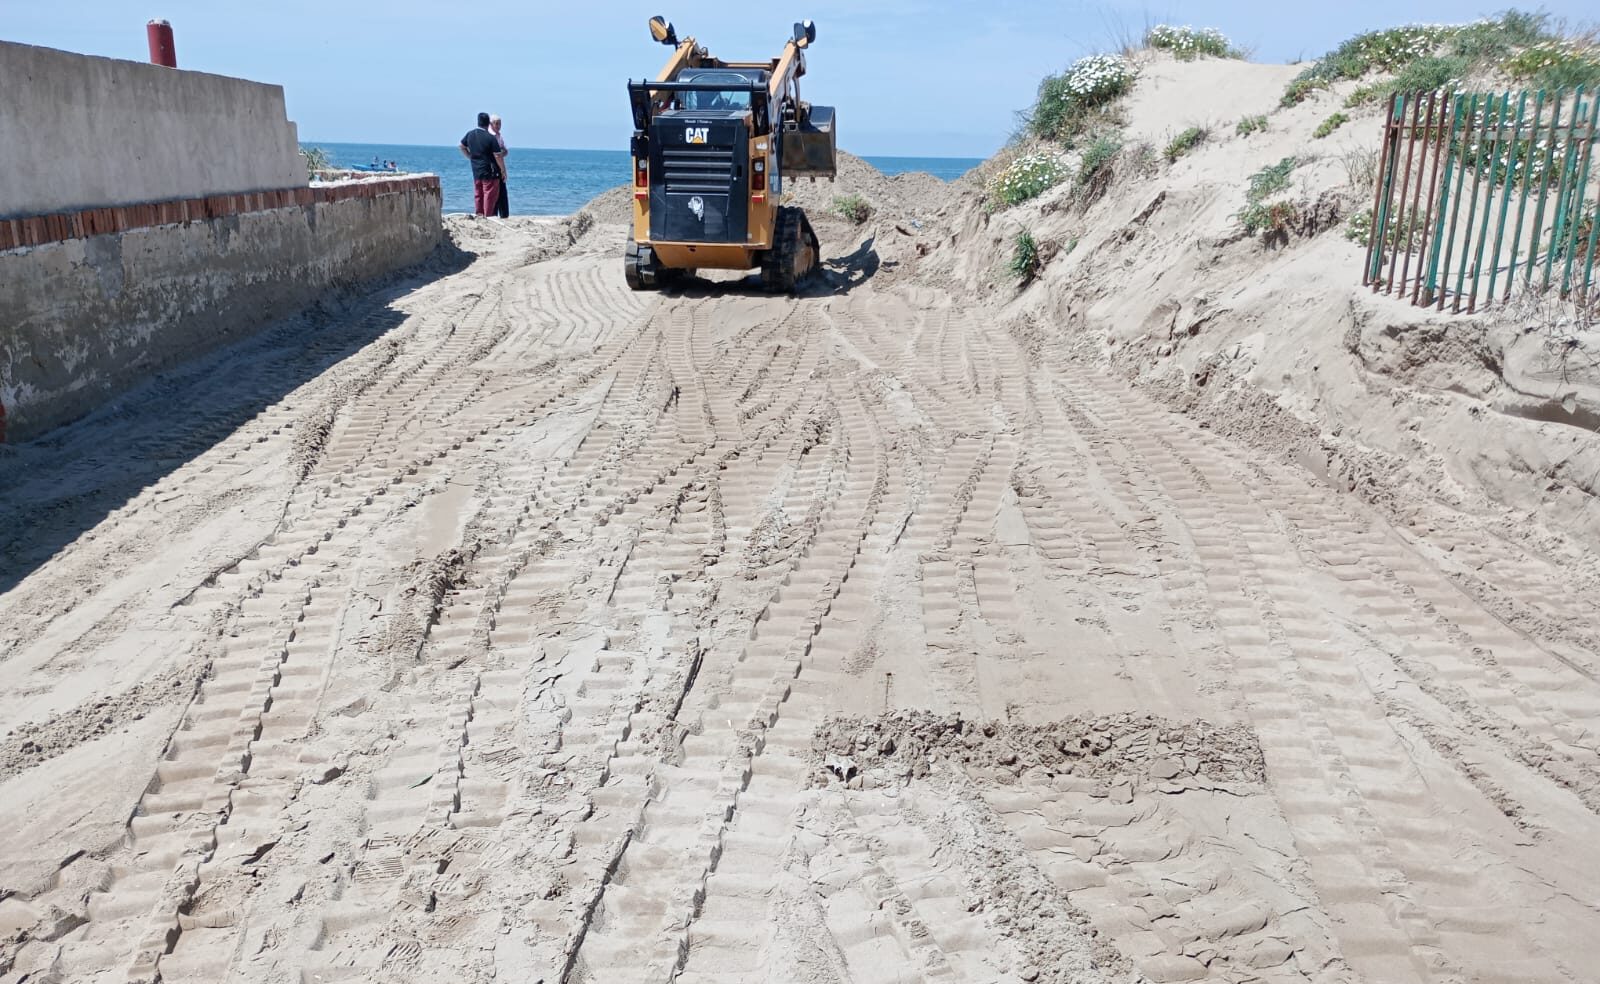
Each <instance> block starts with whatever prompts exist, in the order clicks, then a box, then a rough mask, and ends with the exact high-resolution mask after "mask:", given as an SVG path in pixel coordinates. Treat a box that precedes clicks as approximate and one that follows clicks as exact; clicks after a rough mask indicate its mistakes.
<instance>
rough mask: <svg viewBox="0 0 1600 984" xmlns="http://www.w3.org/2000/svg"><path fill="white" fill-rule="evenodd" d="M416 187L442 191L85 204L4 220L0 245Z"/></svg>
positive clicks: (426, 182) (284, 192) (300, 191)
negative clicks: (103, 205)
mask: <svg viewBox="0 0 1600 984" xmlns="http://www.w3.org/2000/svg"><path fill="white" fill-rule="evenodd" d="M415 192H423V193H426V194H433V195H439V194H440V191H439V179H438V178H437V177H436V176H434V175H431V174H430V175H424V176H422V177H416V178H385V179H381V180H378V181H360V182H354V183H351V184H342V185H320V186H314V187H307V188H280V189H277V190H274V191H256V192H248V193H245V194H239V195H210V196H207V197H205V198H183V199H175V200H173V201H166V202H153V203H150V204H146V205H117V206H113V207H111V208H90V209H84V210H83V211H79V212H57V213H55V214H54V215H34V216H29V217H27V218H22V219H0V250H7V249H16V248H17V247H19V246H40V245H43V244H45V243H59V242H64V241H65V240H68V239H83V238H86V237H88V236H103V235H107V234H109V233H114V232H126V231H128V230H129V229H144V228H149V227H151V226H160V225H174V224H177V223H182V222H198V221H201V220H203V219H220V218H223V217H224V216H229V215H240V214H243V213H246V212H264V211H267V210H269V209H275V208H290V207H293V206H299V205H322V204H328V203H331V202H343V201H349V200H350V199H352V198H382V197H384V196H385V195H399V194H406V193H415ZM0 413H3V412H0ZM4 421H5V417H4V416H3V415H0V427H3V426H4Z"/></svg>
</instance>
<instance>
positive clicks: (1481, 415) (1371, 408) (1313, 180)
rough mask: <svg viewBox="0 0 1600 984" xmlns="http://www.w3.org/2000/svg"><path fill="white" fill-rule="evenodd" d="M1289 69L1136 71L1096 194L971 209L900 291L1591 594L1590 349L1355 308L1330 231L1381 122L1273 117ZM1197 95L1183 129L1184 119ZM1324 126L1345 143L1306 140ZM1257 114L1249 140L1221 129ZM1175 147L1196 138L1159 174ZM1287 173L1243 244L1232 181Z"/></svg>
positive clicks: (1362, 176) (1296, 110)
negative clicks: (960, 296) (1056, 353)
mask: <svg viewBox="0 0 1600 984" xmlns="http://www.w3.org/2000/svg"><path fill="white" fill-rule="evenodd" d="M1296 71H1297V69H1296V67H1294V66H1282V65H1259V64H1251V63H1248V62H1243V61H1233V60H1215V59H1202V60H1199V61H1194V62H1179V61H1175V60H1172V59H1171V58H1168V57H1165V56H1158V57H1149V56H1146V57H1145V58H1144V60H1143V61H1142V62H1141V64H1140V75H1139V78H1138V81H1137V82H1136V84H1135V88H1134V90H1133V92H1132V93H1131V94H1130V95H1129V96H1128V97H1127V98H1126V99H1125V100H1124V103H1123V105H1122V108H1121V114H1122V117H1123V119H1124V127H1123V130H1122V140H1123V149H1122V151H1121V153H1120V154H1119V156H1118V157H1117V158H1116V160H1115V161H1114V164H1113V167H1112V173H1111V177H1110V179H1109V181H1107V182H1106V184H1105V186H1104V188H1103V190H1101V191H1100V193H1099V194H1087V193H1085V192H1082V191H1079V190H1076V189H1075V188H1074V187H1073V183H1072V182H1070V181H1069V182H1066V183H1064V184H1061V185H1058V186H1057V187H1056V188H1053V189H1051V190H1050V191H1047V192H1046V193H1045V194H1044V195H1042V196H1040V197H1039V198H1038V199H1035V200H1034V201H1031V202H1027V203H1024V204H1022V205H1019V206H1016V207H1013V208H1008V209H1002V210H1000V211H998V212H996V213H994V214H993V215H989V214H985V212H984V211H983V209H982V207H981V204H980V202H979V200H978V199H977V198H976V197H975V196H972V197H969V198H968V199H967V200H966V201H965V202H964V204H963V205H962V206H961V207H960V208H958V209H957V210H955V211H954V212H953V213H952V214H951V215H950V216H949V217H948V222H947V225H946V231H947V233H948V234H950V235H953V236H954V237H955V243H954V246H955V248H954V249H948V248H938V249H934V250H932V251H930V252H928V254H927V256H926V257H925V258H921V259H920V261H919V262H918V275H919V277H920V278H922V279H923V280H924V281H926V282H931V283H934V284H936V285H940V286H947V287H948V286H951V285H954V284H962V285H964V286H965V288H966V289H969V290H972V291H975V292H980V293H982V294H983V295H984V296H986V297H988V298H990V299H991V300H993V301H994V302H995V303H996V304H998V305H1002V306H1004V308H1005V310H1006V312H1007V314H1008V316H1009V317H1010V319H1011V320H1012V322H1013V323H1014V324H1016V325H1017V326H1018V330H1019V331H1021V332H1023V333H1024V334H1025V335H1027V337H1029V338H1031V339H1035V340H1048V339H1054V338H1057V337H1059V338H1060V340H1061V341H1062V342H1063V343H1064V344H1067V345H1069V346H1071V347H1073V348H1074V349H1075V350H1077V351H1078V352H1079V353H1080V354H1081V355H1082V356H1083V357H1085V358H1089V359H1091V360H1096V361H1103V362H1104V363H1105V364H1107V365H1109V366H1112V367H1114V368H1115V369H1116V370H1117V371H1118V372H1120V373H1121V374H1123V375H1125V376H1126V377H1128V378H1130V379H1133V380H1136V381H1138V382H1139V383H1140V384H1141V385H1143V386H1144V387H1146V388H1147V389H1148V390H1149V391H1150V392H1152V393H1154V394H1156V395H1158V396H1160V397H1161V398H1162V399H1163V400H1165V401H1166V402H1167V403H1169V404H1170V405H1173V406H1177V407H1181V408H1184V409H1186V410H1188V411H1190V412H1193V413H1196V414H1199V415H1202V416H1204V418H1205V419H1206V420H1207V421H1208V423H1209V424H1210V425H1211V426H1213V427H1215V428H1217V429H1218V430H1220V431H1222V432H1225V433H1228V434H1232V435H1235V436H1238V437H1241V438H1243V439H1247V440H1251V441H1253V442H1255V443H1256V444H1257V446H1258V447H1260V448H1261V449H1262V450H1263V451H1265V452H1267V453H1269V454H1273V455H1275V456H1279V457H1281V458H1284V459H1286V460H1292V461H1294V462H1296V463H1299V464H1304V465H1308V466H1311V467H1313V468H1314V469H1316V470H1317V471H1319V472H1321V473H1322V474H1324V475H1325V476H1327V478H1328V479H1329V481H1331V482H1334V483H1335V484H1337V485H1339V486H1340V487H1342V488H1346V489H1354V490H1359V491H1361V492H1362V494H1364V495H1366V496H1368V497H1370V498H1372V499H1374V500H1375V501H1385V502H1386V503H1387V504H1388V506H1389V507H1390V508H1392V509H1393V510H1394V513H1393V514H1394V515H1395V516H1396V517H1399V518H1403V519H1405V521H1406V522H1408V523H1411V522H1415V523H1419V524H1422V525H1424V526H1427V525H1437V524H1439V523H1444V522H1452V523H1453V522H1455V521H1456V520H1455V519H1454V518H1452V517H1454V515H1455V513H1456V512H1457V510H1458V509H1465V510H1468V511H1473V512H1487V513H1494V512H1501V511H1506V512H1507V513H1508V514H1509V515H1515V516H1517V517H1519V519H1520V518H1528V519H1530V520H1531V522H1532V523H1533V524H1534V525H1533V527H1530V528H1525V529H1524V530H1523V531H1522V532H1521V533H1518V534H1516V535H1519V536H1527V537H1529V538H1530V539H1529V542H1530V543H1534V542H1536V543H1538V544H1540V549H1554V550H1556V551H1557V552H1558V554H1559V555H1561V556H1564V557H1565V558H1567V559H1570V560H1572V561H1573V562H1575V563H1577V564H1578V565H1579V567H1580V568H1582V569H1583V570H1584V571H1585V572H1586V573H1585V576H1595V575H1597V574H1600V571H1597V570H1596V569H1595V564H1594V563H1593V560H1594V558H1595V557H1596V556H1600V554H1597V553H1596V551H1595V550H1594V547H1595V546H1597V545H1600V509H1595V508H1592V502H1593V499H1594V498H1595V496H1596V495H1597V494H1600V443H1597V442H1596V440H1595V436H1594V429H1595V423H1596V422H1597V421H1600V400H1597V399H1596V393H1595V391H1594V389H1593V387H1592V385H1591V383H1590V381H1588V378H1587V376H1586V375H1585V373H1586V372H1587V371H1588V370H1585V369H1582V366H1583V365H1586V364H1594V363H1597V362H1600V333H1596V332H1594V331H1593V330H1592V329H1584V328H1583V327H1582V325H1581V323H1580V322H1581V321H1582V319H1577V318H1574V317H1573V316H1572V312H1570V311H1568V312H1566V313H1565V314H1562V313H1560V312H1551V311H1543V312H1541V311H1539V310H1537V307H1538V306H1537V305H1525V306H1524V307H1523V308H1522V309H1521V310H1519V311H1518V310H1514V311H1505V312H1499V313H1494V312H1491V313H1489V314H1480V315H1475V316H1470V317H1469V316H1450V315H1438V314H1434V313H1431V312H1426V311H1422V310H1419V309H1417V308H1413V307H1410V306H1408V305H1406V304H1403V303H1401V302H1399V301H1397V300H1394V299H1391V298H1384V297H1374V296H1372V295H1371V294H1370V293H1369V292H1368V291H1367V290H1365V289H1364V288H1362V287H1361V286H1360V279H1361V272H1360V271H1361V263H1362V257H1363V255H1364V251H1363V250H1364V248H1363V247H1362V246H1361V245H1359V244H1358V243H1356V242H1353V241H1351V240H1350V239H1349V238H1347V237H1346V236H1345V235H1344V234H1343V233H1344V224H1343V223H1344V219H1345V218H1346V217H1348V216H1350V215H1353V214H1356V213H1358V212H1360V211H1362V210H1363V209H1366V208H1368V207H1370V201H1371V194H1372V192H1371V186H1370V183H1368V181H1369V179H1368V178H1367V177H1366V175H1367V174H1370V167H1371V165H1372V159H1373V155H1374V154H1375V151H1376V149H1377V147H1378V126H1379V120H1378V116H1379V111H1378V110H1377V109H1375V108H1372V107H1366V108H1357V109H1350V108H1345V107H1344V106H1343V103H1344V99H1345V97H1346V96H1347V95H1349V93H1350V91H1352V90H1353V89H1354V88H1355V85H1356V83H1354V82H1339V83H1336V84H1335V85H1333V86H1332V87H1331V88H1330V89H1327V90H1320V91H1317V92H1315V93H1314V94H1313V95H1312V96H1311V97H1310V98H1308V99H1307V100H1305V101H1304V102H1303V103H1301V104H1300V105H1297V106H1293V107H1290V108H1287V109H1284V108H1278V107H1277V99H1278V96H1279V95H1280V94H1281V93H1282V91H1283V88H1284V85H1285V83H1286V82H1287V81H1288V80H1289V79H1290V78H1291V77H1293V75H1294V74H1295V73H1296ZM1199 91H1203V92H1206V93H1207V94H1208V96H1207V99H1206V101H1205V103H1204V107H1205V108H1204V110H1203V111H1202V110H1200V109H1197V108H1196V105H1197V104H1195V103H1193V102H1192V101H1191V100H1188V99H1185V98H1183V94H1185V93H1191V92H1199ZM1213 94H1215V95H1216V96H1217V97H1216V98H1213ZM1336 111H1339V112H1344V113H1346V114H1347V115H1348V116H1349V117H1350V120H1349V122H1347V123H1345V124H1344V125H1343V126H1340V127H1338V128H1336V129H1334V130H1333V132H1332V133H1331V134H1330V135H1328V136H1325V137H1321V138H1318V137H1316V136H1314V131H1315V130H1316V129H1317V128H1318V126H1319V125H1320V124H1322V123H1323V122H1324V121H1325V120H1327V119H1328V117H1329V116H1330V115H1331V114H1333V113H1334V112H1336ZM1257 115H1260V116H1264V117H1265V119H1266V121H1267V123H1266V129H1265V130H1262V131H1257V132H1254V133H1251V134H1249V135H1240V134H1238V133H1237V132H1236V124H1237V123H1238V121H1239V120H1241V119H1243V118H1245V117H1247V116H1257ZM1190 126H1200V127H1203V128H1205V129H1206V131H1207V135H1206V137H1205V139H1204V141H1203V142H1201V143H1200V144H1199V145H1198V146H1197V147H1195V148H1194V149H1193V150H1192V151H1191V152H1189V153H1188V154H1186V155H1184V156H1181V157H1179V158H1178V159H1177V160H1176V162H1173V163H1168V162H1166V161H1165V160H1164V159H1163V158H1162V156H1161V151H1162V150H1163V148H1164V147H1165V146H1166V144H1167V143H1168V142H1169V141H1170V140H1171V138H1172V137H1173V136H1174V135H1175V134H1177V133H1178V132H1179V131H1181V130H1183V129H1186V128H1188V127H1190ZM1287 158H1293V159H1294V164H1293V166H1292V168H1291V171H1290V174H1289V178H1288V181H1287V183H1286V186H1285V189H1284V190H1283V191H1282V192H1281V193H1280V194H1281V195H1282V196H1284V197H1286V198H1287V199H1288V200H1290V201H1292V202H1293V203H1295V206H1296V208H1297V209H1298V211H1299V213H1300V216H1301V218H1300V219H1298V220H1297V221H1296V222H1295V223H1294V224H1293V225H1292V226H1291V229H1290V231H1289V232H1288V234H1287V235H1286V236H1283V237H1273V236H1251V235H1248V234H1247V233H1246V232H1245V231H1244V230H1243V228H1242V225H1241V220H1240V218H1239V213H1240V212H1241V211H1242V210H1243V209H1244V208H1245V207H1246V205H1247V200H1246V188H1247V186H1248V184H1249V179H1250V177H1251V175H1253V174H1255V173H1257V172H1259V171H1261V170H1262V169H1264V168H1268V167H1269V166H1274V165H1278V164H1279V163H1280V162H1282V161H1284V160H1285V159H1287ZM1023 231H1027V232H1029V233H1030V234H1031V235H1032V237H1033V238H1034V239H1035V240H1036V242H1037V243H1038V245H1039V251H1040V254H1041V256H1042V257H1043V258H1044V265H1043V268H1042V269H1041V270H1040V272H1039V274H1038V275H1037V277H1036V278H1034V279H1033V280H1032V281H1031V282H1030V283H1029V284H1028V285H1026V289H1023V290H1020V291H1019V290H1018V285H1017V282H1016V281H1015V279H1014V278H1012V277H1009V276H1008V275H1007V274H1006V272H1005V270H1004V265H1005V263H1006V261H1007V260H1008V259H1009V257H1010V255H1011V252H1012V243H1013V240H1014V239H1015V238H1016V237H1017V235H1019V234H1020V233H1021V232H1023ZM1563 323H1564V324H1566V325H1568V326H1572V330H1563V329H1562V327H1561V326H1562V324H1563ZM1519 336H1523V339H1522V340H1521V341H1519V340H1518V338H1519ZM1575 368H1577V369H1578V370H1579V371H1577V372H1574V369H1575ZM1397 487H1405V488H1407V489H1408V490H1409V492H1408V494H1407V495H1404V496H1396V495H1395V494H1394V491H1393V490H1394V489H1395V488H1397ZM1423 502H1426V503H1429V504H1430V506H1429V507H1428V508H1423V507H1421V506H1419V505H1418V504H1419V503H1423ZM1434 507H1442V508H1443V510H1444V512H1443V513H1442V514H1440V513H1436V512H1433V511H1432V510H1433V508H1434ZM1570 537H1576V538H1577V540H1574V541H1572V542H1571V543H1570V544H1569V545H1568V546H1565V547H1564V546H1562V541H1563V540H1565V539H1567V538H1570Z"/></svg>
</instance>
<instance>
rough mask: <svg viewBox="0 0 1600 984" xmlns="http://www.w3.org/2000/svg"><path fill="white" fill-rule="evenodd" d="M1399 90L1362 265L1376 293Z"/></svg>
mask: <svg viewBox="0 0 1600 984" xmlns="http://www.w3.org/2000/svg"><path fill="white" fill-rule="evenodd" d="M1399 98H1400V95H1399V93H1390V94H1389V105H1388V107H1387V108H1386V110H1385V112H1384V114H1383V144H1382V146H1380V147H1379V148H1378V173H1377V180H1375V181H1373V183H1372V221H1371V222H1370V223H1369V224H1368V226H1367V259H1366V263H1365V264H1364V265H1363V266H1362V268H1361V283H1362V285H1363V286H1365V285H1368V284H1370V285H1371V286H1372V291H1373V293H1377V291H1378V279H1379V278H1378V271H1379V270H1382V269H1383V224H1384V222H1385V220H1386V219H1387V218H1388V210H1387V209H1386V208H1384V206H1383V197H1384V196H1383V193H1384V188H1385V185H1386V184H1387V181H1388V169H1389V161H1390V159H1391V157H1393V151H1392V150H1391V148H1393V147H1394V146H1395V145H1396V142H1397V140H1398V139H1399V135H1398V132H1397V131H1396V129H1395V122H1394V106H1395V102H1396V101H1397V100H1398V99H1399Z"/></svg>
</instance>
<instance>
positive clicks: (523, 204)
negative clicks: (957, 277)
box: [304, 141, 983, 215]
mask: <svg viewBox="0 0 1600 984" xmlns="http://www.w3.org/2000/svg"><path fill="white" fill-rule="evenodd" d="M304 146H307V147H320V148H322V149H323V150H324V151H326V152H327V154H328V157H329V158H330V159H331V160H332V162H333V164H334V165H335V166H338V167H351V166H353V165H356V164H371V163H372V162H373V160H374V159H376V160H379V161H394V162H395V165H396V166H397V168H398V169H399V170H401V171H411V172H413V173H415V172H418V171H431V172H433V173H434V174H437V175H439V183H440V185H441V187H442V188H443V191H444V210H445V211H446V212H470V211H472V174H471V172H470V171H469V169H468V164H467V159H466V158H464V157H462V156H461V152H460V151H459V150H457V149H456V148H455V147H415V146H405V145H402V144H352V143H321V142H317V141H312V142H308V143H306V144H304ZM865 160H866V161H867V162H868V163H869V164H871V165H872V166H874V167H876V168H877V169H878V170H880V171H882V172H883V173H884V174H900V173H902V172H904V171H926V172H927V173H929V174H931V175H933V176H934V177H936V178H942V179H943V180H946V181H950V180H954V179H955V178H959V177H961V175H963V174H965V173H966V172H967V171H969V170H971V169H972V168H974V167H977V166H978V165H979V164H981V163H983V162H982V161H981V160H978V159H976V158H964V157H868V158H865ZM506 170H507V171H508V172H509V173H508V174H507V181H506V184H507V187H508V188H509V189H510V192H511V214H513V215H566V214H568V213H570V212H575V211H577V210H578V209H580V208H582V207H583V206H584V205H585V204H587V203H588V201H589V199H591V198H593V197H594V196H596V195H598V194H600V193H601V192H602V191H605V190H606V189H608V188H615V187H616V186H617V185H619V184H622V183H623V182H625V181H627V180H628V153H627V151H622V150H540V149H538V148H535V147H513V148H511V153H510V154H509V155H508V156H507V157H506Z"/></svg>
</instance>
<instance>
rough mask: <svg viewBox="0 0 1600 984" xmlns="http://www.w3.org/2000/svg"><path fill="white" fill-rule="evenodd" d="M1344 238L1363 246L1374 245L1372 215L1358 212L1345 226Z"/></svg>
mask: <svg viewBox="0 0 1600 984" xmlns="http://www.w3.org/2000/svg"><path fill="white" fill-rule="evenodd" d="M1344 238H1346V239H1348V240H1350V241H1351V242H1353V243H1360V244H1361V245H1362V246H1370V245H1372V213H1371V212H1357V213H1356V214H1354V215H1352V216H1350V220H1349V221H1348V222H1346V223H1345V224H1344Z"/></svg>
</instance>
